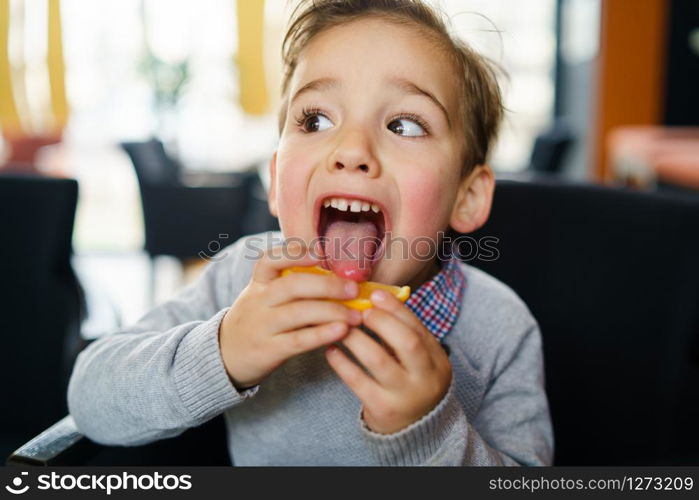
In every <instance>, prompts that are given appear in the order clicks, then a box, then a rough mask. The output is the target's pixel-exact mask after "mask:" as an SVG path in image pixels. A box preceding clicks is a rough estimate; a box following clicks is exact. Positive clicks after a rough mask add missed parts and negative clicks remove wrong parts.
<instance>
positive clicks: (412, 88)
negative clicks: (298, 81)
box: [290, 77, 451, 128]
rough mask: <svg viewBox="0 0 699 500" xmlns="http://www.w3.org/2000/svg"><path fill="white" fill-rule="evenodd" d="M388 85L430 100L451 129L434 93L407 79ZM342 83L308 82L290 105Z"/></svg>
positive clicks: (327, 80)
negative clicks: (304, 96) (302, 96)
mask: <svg viewBox="0 0 699 500" xmlns="http://www.w3.org/2000/svg"><path fill="white" fill-rule="evenodd" d="M388 83H389V84H390V85H391V86H393V87H396V88H398V89H400V90H402V91H403V93H404V94H408V95H421V96H425V97H427V98H428V99H430V100H431V101H432V102H433V103H434V104H435V105H436V106H437V107H438V108H439V109H440V110H441V111H442V113H443V114H444V117H445V118H446V120H447V124H448V125H449V127H450V128H451V119H450V118H449V113H447V109H446V108H445V107H444V105H442V103H441V102H439V99H437V98H436V97H435V96H434V95H433V94H432V93H430V92H428V91H427V90H425V89H423V88H420V87H418V86H417V85H416V84H415V83H413V82H411V81H410V80H406V79H405V78H398V77H394V78H390V79H389V80H388ZM339 86H340V82H339V80H337V78H330V77H326V78H318V79H316V80H312V81H310V82H308V83H307V84H306V85H304V86H303V87H301V88H300V89H298V90H297V91H296V92H295V93H294V96H293V97H292V98H291V101H290V104H293V102H294V101H295V100H296V99H298V98H299V97H301V95H303V94H305V93H307V92H310V91H312V90H317V91H322V90H328V89H332V88H335V87H339Z"/></svg>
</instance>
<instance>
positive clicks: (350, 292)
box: [345, 281, 359, 298]
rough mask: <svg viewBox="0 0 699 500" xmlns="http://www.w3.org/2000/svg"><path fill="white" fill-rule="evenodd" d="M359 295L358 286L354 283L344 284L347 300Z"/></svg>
mask: <svg viewBox="0 0 699 500" xmlns="http://www.w3.org/2000/svg"><path fill="white" fill-rule="evenodd" d="M358 293H359V286H358V285H357V283H356V282H354V281H348V282H347V283H345V294H346V295H347V297H349V298H354V297H356V296H357V294H358Z"/></svg>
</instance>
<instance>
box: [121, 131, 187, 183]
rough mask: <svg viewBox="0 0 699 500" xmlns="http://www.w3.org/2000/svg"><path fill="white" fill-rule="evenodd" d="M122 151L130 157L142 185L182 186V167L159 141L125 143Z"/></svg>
mask: <svg viewBox="0 0 699 500" xmlns="http://www.w3.org/2000/svg"><path fill="white" fill-rule="evenodd" d="M120 145H121V147H122V149H123V150H124V151H126V154H128V155H129V158H130V159H131V163H133V166H134V169H135V170H136V177H138V183H139V184H140V185H169V186H177V185H179V184H180V180H179V175H180V166H179V164H178V163H177V162H176V161H175V160H173V159H172V158H171V157H170V156H169V155H168V154H167V153H166V151H165V147H164V146H163V143H162V142H160V141H159V140H158V139H151V140H149V141H146V142H123V143H121V144H120Z"/></svg>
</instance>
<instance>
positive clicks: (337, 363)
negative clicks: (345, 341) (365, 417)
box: [325, 346, 381, 401]
mask: <svg viewBox="0 0 699 500" xmlns="http://www.w3.org/2000/svg"><path fill="white" fill-rule="evenodd" d="M325 357H326V359H327V360H328V364H330V367H331V368H332V369H333V370H335V373H337V375H338V376H339V377H340V378H341V379H342V380H343V382H344V383H345V384H347V387H349V388H350V390H351V391H352V392H353V393H354V394H355V395H356V396H357V397H358V398H359V399H360V400H361V401H376V400H378V399H380V398H381V388H380V387H379V386H378V384H377V383H376V382H375V381H374V380H373V379H372V378H371V377H370V376H369V375H367V374H366V373H365V372H364V370H362V369H361V368H360V367H359V366H358V365H357V364H356V363H355V362H354V361H352V360H350V359H349V358H348V357H347V355H346V354H345V353H343V352H342V351H341V350H340V349H339V348H338V347H335V346H330V347H328V349H327V350H326V351H325Z"/></svg>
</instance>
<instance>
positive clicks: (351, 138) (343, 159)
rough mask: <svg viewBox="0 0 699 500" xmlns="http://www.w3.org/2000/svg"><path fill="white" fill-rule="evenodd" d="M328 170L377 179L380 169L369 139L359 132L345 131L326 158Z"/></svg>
mask: <svg viewBox="0 0 699 500" xmlns="http://www.w3.org/2000/svg"><path fill="white" fill-rule="evenodd" d="M328 170H330V171H331V172H336V171H339V170H345V171H347V172H353V171H359V172H363V173H365V174H367V175H368V176H369V177H377V176H378V175H379V173H380V168H379V162H378V161H377V160H376V157H375V155H374V147H373V144H372V141H371V139H370V138H369V137H368V136H367V135H366V134H364V133H362V132H360V131H347V132H346V133H344V134H342V136H341V137H340V138H339V139H338V143H337V145H336V147H335V150H334V151H333V152H332V154H331V155H330V157H329V158H328Z"/></svg>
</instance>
